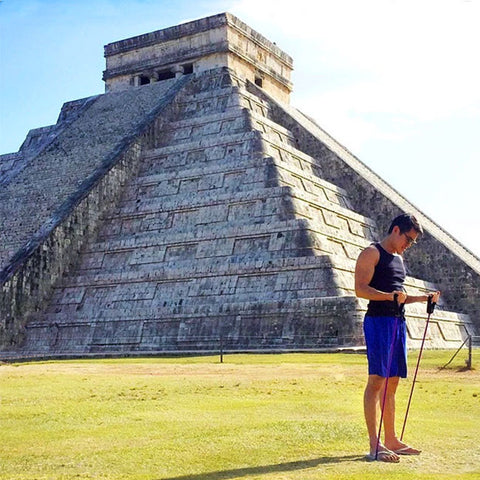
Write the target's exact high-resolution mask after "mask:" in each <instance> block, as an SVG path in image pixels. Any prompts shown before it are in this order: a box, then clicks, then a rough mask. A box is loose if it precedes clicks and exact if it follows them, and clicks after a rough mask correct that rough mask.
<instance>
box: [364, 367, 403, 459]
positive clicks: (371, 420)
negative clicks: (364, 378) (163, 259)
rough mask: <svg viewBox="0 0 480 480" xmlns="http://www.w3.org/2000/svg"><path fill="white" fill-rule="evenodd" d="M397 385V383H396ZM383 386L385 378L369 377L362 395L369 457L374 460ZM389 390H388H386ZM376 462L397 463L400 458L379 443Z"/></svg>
mask: <svg viewBox="0 0 480 480" xmlns="http://www.w3.org/2000/svg"><path fill="white" fill-rule="evenodd" d="M389 382H390V381H389ZM397 383H398V382H397ZM384 386H385V378H383V377H380V376H379V375H369V376H368V382H367V386H366V387H365V393H364V395H363V408H364V413H365V422H366V424H367V431H368V438H369V442H370V457H371V458H374V457H375V453H376V450H377V435H378V430H377V428H378V425H377V423H378V422H377V416H378V411H379V406H380V405H381V402H382V400H383V398H382V396H381V394H382V393H383V390H384ZM388 390H390V389H388ZM377 460H381V461H383V462H391V463H397V462H398V461H399V460H400V457H399V456H398V455H397V454H396V453H394V452H392V451H390V450H389V449H387V448H386V447H385V446H384V445H383V444H382V443H381V442H380V443H379V445H378V455H377Z"/></svg>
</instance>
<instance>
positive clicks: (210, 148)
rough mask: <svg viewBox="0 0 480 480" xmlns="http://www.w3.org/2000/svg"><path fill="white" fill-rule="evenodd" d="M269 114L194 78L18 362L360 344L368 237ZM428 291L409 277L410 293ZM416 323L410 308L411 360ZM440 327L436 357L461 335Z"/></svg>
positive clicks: (217, 76)
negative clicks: (359, 289) (37, 357)
mask: <svg viewBox="0 0 480 480" xmlns="http://www.w3.org/2000/svg"><path fill="white" fill-rule="evenodd" d="M139 88H142V89H148V88H151V86H149V85H145V86H142V87H139ZM271 108H272V107H271V105H270V104H269V102H268V101H267V100H265V99H261V98H260V97H259V96H257V95H254V94H253V93H251V92H249V91H248V89H247V88H246V85H245V83H244V82H242V81H240V80H239V79H238V78H237V77H236V76H235V75H234V74H233V73H232V72H230V71H227V70H225V69H221V70H218V71H211V72H207V73H206V74H203V75H199V76H197V77H196V78H194V79H193V80H192V81H191V82H190V84H189V85H187V87H185V88H184V89H183V90H182V91H181V92H180V94H179V95H177V97H176V99H175V108H174V109H172V111H173V112H174V113H173V114H172V115H170V116H169V117H168V118H163V119H162V120H161V122H160V124H157V125H156V127H155V128H154V134H153V135H152V137H151V139H150V144H149V146H148V148H145V149H144V151H143V153H142V157H141V161H140V167H139V171H138V175H137V176H135V177H132V178H130V179H129V180H128V182H127V184H126V185H125V186H124V189H123V193H122V197H121V200H120V201H119V202H118V204H117V206H116V207H115V209H114V210H112V211H110V212H109V213H108V215H107V216H106V217H105V218H104V219H103V223H102V226H101V228H100V230H99V232H98V235H97V237H96V238H95V240H94V241H91V242H89V243H88V244H87V245H86V247H85V248H84V249H83V250H82V252H81V254H80V258H79V260H78V265H77V268H75V269H74V270H71V271H70V272H69V273H68V274H67V275H65V276H64V277H63V278H62V279H61V280H60V281H59V282H58V284H57V285H56V287H55V289H54V293H53V295H52V297H51V301H50V303H49V305H48V308H47V309H46V310H45V311H43V312H41V313H38V314H36V315H35V316H34V317H32V319H31V321H30V322H29V323H28V324H27V325H26V331H25V341H24V344H23V346H22V351H23V352H24V354H29V353H31V354H44V355H47V354H54V355H86V354H127V353H131V354H133V353H137V354H140V353H149V352H150V353H152V352H170V351H175V352H178V351H185V352H186V351H207V350H215V349H217V348H219V345H220V342H221V344H222V346H223V348H226V349H229V350H255V349H269V350H273V349H279V350H281V349H297V350H298V349H319V348H332V347H339V346H346V345H359V344H361V343H362V332H361V320H362V317H363V314H364V311H365V307H366V305H365V302H363V301H359V300H357V299H356V298H355V294H354V282H353V271H354V265H355V260H356V258H357V256H358V254H359V252H360V251H361V250H362V249H363V248H365V246H367V245H368V244H370V243H371V242H372V241H375V240H377V239H378V233H377V232H376V226H375V224H374V222H373V221H372V220H371V219H369V218H367V217H365V216H362V215H360V214H358V213H356V212H354V211H353V210H352V206H351V204H350V201H349V195H348V193H347V192H346V191H345V190H343V189H341V188H339V187H338V186H336V185H334V184H332V183H330V182H327V181H325V180H323V179H322V174H321V170H320V167H319V164H318V161H317V160H316V159H315V158H313V157H311V156H309V155H307V154H306V153H304V152H302V151H300V150H299V147H298V142H297V140H296V138H295V136H294V135H293V134H292V132H291V131H289V130H288V129H286V128H285V127H283V126H281V125H280V124H278V123H275V122H274V121H273V120H272V115H271ZM434 288H435V286H434V285H432V284H428V283H426V282H424V281H422V280H419V279H415V278H412V277H408V279H407V289H408V291H409V293H411V294H420V293H424V292H426V291H428V290H431V289H434ZM424 316H425V314H424V307H423V306H421V307H417V308H415V307H413V308H410V309H409V317H408V329H409V334H410V337H411V339H412V340H413V343H412V345H413V346H415V343H416V342H417V343H418V341H419V339H421V337H422V334H423V325H424V323H423V322H422V319H424ZM434 320H435V321H434V327H433V328H436V329H438V331H437V332H435V331H433V332H432V334H431V340H432V342H434V343H435V345H436V346H444V345H442V342H443V343H445V344H446V345H448V344H449V342H450V343H451V342H458V341H460V340H461V339H462V331H461V330H460V329H459V327H458V325H459V324H460V323H465V322H466V323H468V317H466V316H465V315H460V314H456V313H454V312H449V311H447V310H439V311H438V312H437V313H436V317H435V319H434ZM432 344H433V343H432Z"/></svg>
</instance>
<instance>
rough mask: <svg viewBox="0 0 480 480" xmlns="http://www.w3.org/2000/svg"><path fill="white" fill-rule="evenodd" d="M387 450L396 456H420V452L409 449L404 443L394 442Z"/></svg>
mask: <svg viewBox="0 0 480 480" xmlns="http://www.w3.org/2000/svg"><path fill="white" fill-rule="evenodd" d="M388 448H389V449H390V450H391V451H392V452H395V453H396V454H398V455H420V453H421V452H422V451H421V450H417V449H416V448H413V447H410V446H409V445H407V444H406V443H403V442H400V441H397V442H395V444H393V445H389V446H388Z"/></svg>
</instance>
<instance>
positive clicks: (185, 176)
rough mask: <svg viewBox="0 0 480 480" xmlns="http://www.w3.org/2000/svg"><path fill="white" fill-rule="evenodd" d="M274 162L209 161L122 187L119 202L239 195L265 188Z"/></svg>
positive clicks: (149, 176)
mask: <svg viewBox="0 0 480 480" xmlns="http://www.w3.org/2000/svg"><path fill="white" fill-rule="evenodd" d="M272 165H273V162H271V161H269V160H267V161H265V160H264V159H263V158H261V157H259V156H255V157H252V158H249V159H245V160H243V161H242V162H240V163H239V162H238V161H237V160H224V159H222V160H217V161H212V162H210V163H209V164H208V166H206V167H203V168H202V167H194V168H185V169H182V170H177V171H171V170H169V171H168V172H164V173H161V174H152V175H142V176H139V177H137V178H135V179H133V180H132V181H131V182H129V183H128V184H127V185H126V186H125V190H124V192H123V195H122V202H125V201H134V200H137V199H138V198H143V199H147V198H149V199H154V198H158V199H160V198H163V199H166V197H171V198H174V197H176V196H178V195H182V194H185V192H190V193H191V194H192V195H203V193H205V192H208V191H217V192H220V191H223V192H225V193H226V192H232V193H233V192H240V191H249V190H255V189H259V188H265V187H267V186H274V185H267V184H268V181H269V178H270V177H272V176H273V175H274V172H273V171H272V168H271V166H272Z"/></svg>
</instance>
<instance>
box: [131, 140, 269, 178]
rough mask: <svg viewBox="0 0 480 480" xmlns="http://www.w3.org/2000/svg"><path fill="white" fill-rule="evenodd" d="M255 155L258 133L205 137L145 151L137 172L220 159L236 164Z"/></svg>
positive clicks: (170, 169) (156, 171)
mask: <svg viewBox="0 0 480 480" xmlns="http://www.w3.org/2000/svg"><path fill="white" fill-rule="evenodd" d="M258 155H260V156H261V155H263V152H262V143H261V138H260V133H259V132H255V131H249V132H246V133H237V134H231V135H225V136H219V135H216V136H207V137H204V138H201V139H196V140H193V141H188V142H186V143H182V144H176V145H170V146H164V147H159V148H155V149H152V150H148V151H146V152H145V153H144V154H143V156H144V158H143V161H142V165H141V168H140V172H139V175H140V176H143V175H146V174H147V175H153V174H161V173H169V172H179V171H182V170H184V169H187V168H201V167H202V166H205V167H207V166H208V165H210V164H211V163H214V162H220V161H229V162H230V161H235V160H236V161H238V162H239V164H240V163H241V162H242V161H245V160H249V159H250V158H252V157H256V156H258Z"/></svg>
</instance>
